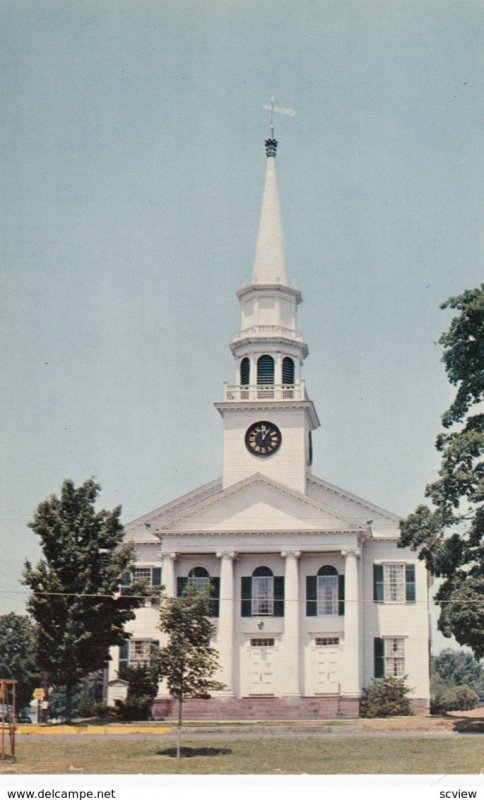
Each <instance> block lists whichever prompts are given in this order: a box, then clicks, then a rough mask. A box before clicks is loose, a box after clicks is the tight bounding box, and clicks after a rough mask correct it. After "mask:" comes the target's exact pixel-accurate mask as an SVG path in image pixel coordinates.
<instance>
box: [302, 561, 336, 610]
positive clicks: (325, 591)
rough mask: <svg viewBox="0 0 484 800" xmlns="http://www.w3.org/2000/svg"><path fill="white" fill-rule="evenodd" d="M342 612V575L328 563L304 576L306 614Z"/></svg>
mask: <svg viewBox="0 0 484 800" xmlns="http://www.w3.org/2000/svg"><path fill="white" fill-rule="evenodd" d="M334 614H344V575H339V574H338V570H337V569H335V567H332V566H330V565H329V564H327V565H325V566H324V567H321V569H320V570H319V571H318V574H317V575H308V576H307V578H306V616H307V617H316V616H318V617H319V616H321V617H322V616H332V615H334Z"/></svg>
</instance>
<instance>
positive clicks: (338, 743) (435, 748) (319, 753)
mask: <svg viewBox="0 0 484 800" xmlns="http://www.w3.org/2000/svg"><path fill="white" fill-rule="evenodd" d="M173 743H174V740H173V738H172V737H171V736H170V737H165V736H163V737H162V736H160V737H157V736H156V737H150V739H147V738H146V739H131V740H130V741H126V740H123V738H122V737H119V738H117V739H103V738H101V737H100V738H96V739H92V738H90V737H89V738H87V737H86V738H84V737H83V738H82V739H77V738H76V739H73V737H69V738H67V737H66V739H63V740H59V741H53V740H52V739H49V738H48V737H46V738H45V739H43V740H40V741H39V740H38V741H35V742H34V741H29V740H28V739H27V738H25V739H21V738H19V740H18V742H17V762H16V763H11V762H3V764H2V763H1V762H0V775H1V774H5V773H10V774H21V773H28V774H33V773H35V774H49V773H67V774H69V773H71V774H75V773H84V774H100V773H121V774H123V773H145V774H153V773H154V774H173V773H180V774H183V773H188V774H190V773H191V774H203V773H205V774H207V773H208V774H215V773H218V774H237V773H240V774H246V775H248V774H300V773H312V774H348V773H350V774H351V773H355V774H363V773H380V774H381V773H383V774H385V773H387V774H388V773H417V774H419V773H444V772H445V773H471V774H475V773H480V772H481V770H483V769H484V747H483V743H484V742H483V739H482V736H479V735H476V736H474V735H469V736H465V735H463V736H462V738H461V739H447V738H425V739H424V738H398V739H396V738H395V739H390V738H372V737H371V736H368V737H362V736H360V737H354V738H345V739H339V738H338V739H323V740H314V739H305V740H299V739H277V738H274V739H272V738H271V739H253V740H248V741H247V740H246V741H231V740H230V738H229V737H227V739H226V740H225V741H222V742H220V741H198V742H197V741H196V739H193V737H192V738H190V737H189V736H187V738H186V740H184V743H183V744H184V748H185V752H186V756H185V757H184V758H182V759H181V760H180V761H179V762H177V760H176V759H175V758H174V757H173V753H174V750H173Z"/></svg>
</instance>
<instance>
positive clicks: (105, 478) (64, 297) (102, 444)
mask: <svg viewBox="0 0 484 800" xmlns="http://www.w3.org/2000/svg"><path fill="white" fill-rule="evenodd" d="M483 23H484V6H483V4H482V3H481V2H474V1H473V0H419V2H415V1H413V0H404V1H402V0H384V1H383V0H325V1H323V0H320V1H319V2H315V1H314V0H297V2H293V1H291V2H288V1H287V0H277V1H276V0H243V1H242V0H205V2H203V3H200V2H198V1H197V0H176V2H172V1H171V0H83V2H78V0H75V1H74V2H73V0H21V2H18V1H17V0H0V31H1V32H0V60H1V70H0V81H1V84H2V100H1V104H2V114H1V122H0V126H1V137H0V179H1V183H2V187H3V188H2V195H1V200H0V203H1V215H0V217H1V222H0V225H1V242H2V244H1V247H2V263H1V268H0V319H1V324H0V347H1V352H2V354H3V365H2V369H1V375H0V381H1V405H2V415H1V423H0V459H1V469H2V476H3V479H2V485H1V490H0V491H1V499H0V537H1V545H2V547H1V549H2V557H1V559H0V585H1V593H0V613H5V612H7V611H9V610H11V609H13V610H15V611H18V612H22V611H23V608H24V601H25V589H24V588H23V587H21V586H20V585H19V583H18V581H19V578H20V573H21V569H22V564H23V561H24V559H25V558H26V557H29V558H31V559H33V560H36V559H37V557H38V549H37V544H36V541H35V536H34V534H33V533H32V532H31V531H30V530H29V529H28V528H27V527H26V523H27V522H28V520H29V519H31V517H32V512H33V510H34V509H35V507H36V506H37V504H38V503H39V502H40V501H41V500H42V499H44V498H45V497H46V496H47V495H49V494H51V493H54V492H55V493H57V492H58V491H59V489H60V486H61V483H62V480H63V479H64V478H66V477H70V478H72V479H73V480H74V481H75V482H76V483H79V482H82V481H83V480H85V479H86V478H88V477H89V476H94V477H95V478H96V479H97V480H98V481H99V483H100V484H101V485H102V487H103V491H102V494H101V498H100V502H101V504H102V506H104V507H112V506H114V505H116V504H118V503H119V504H121V505H122V506H123V519H124V521H129V520H131V519H133V518H135V517H137V516H139V515H141V514H144V513H147V512H149V511H150V510H152V509H154V508H156V507H158V506H160V505H162V504H163V503H165V502H167V501H169V500H171V499H173V498H175V497H176V496H177V495H180V494H183V493H184V492H187V491H189V490H191V489H192V488H195V487H196V486H198V485H200V484H202V483H205V482H207V481H210V480H212V479H213V478H216V477H217V476H218V475H219V474H220V473H221V464H222V426H221V419H220V417H219V415H218V414H217V412H216V411H215V409H214V408H213V403H214V402H215V401H219V400H221V399H222V392H223V381H224V380H227V381H229V382H232V381H233V380H234V367H233V362H232V357H231V354H230V351H229V349H228V346H227V345H228V342H229V340H230V338H231V336H232V334H233V332H234V331H235V330H237V328H238V326H239V307H238V303H237V299H236V297H235V292H236V290H237V289H238V288H240V286H241V285H242V284H244V283H245V284H247V283H249V282H250V276H251V271H252V262H253V257H254V249H255V239H256V234H257V226H258V217H259V211H260V201H261V193H262V186H263V179H264V171H265V154H264V147H263V142H264V138H265V136H266V135H267V125H268V119H267V113H266V112H265V111H263V109H262V106H263V104H265V103H267V102H268V101H269V100H270V98H271V96H274V97H275V98H276V103H277V104H278V105H281V106H289V107H292V108H294V109H295V110H296V116H295V117H292V118H289V117H278V118H277V119H276V120H275V123H276V136H277V138H278V140H279V150H278V157H277V170H278V182H279V191H280V200H281V210H282V219H283V225H284V233H285V241H286V256H287V269H288V274H289V281H290V283H291V284H293V285H296V286H297V287H298V288H299V289H300V290H301V291H302V294H303V299H304V303H303V304H302V306H300V318H299V327H300V328H301V329H302V330H303V331H304V334H305V337H306V340H307V342H308V345H309V349H310V355H309V357H308V359H307V361H306V364H305V370H304V377H305V379H306V383H307V388H308V392H309V394H310V397H311V398H312V399H313V400H314V402H315V405H316V408H317V410H318V414H319V417H320V419H321V422H322V426H321V429H320V430H319V431H318V432H317V433H316V434H315V436H314V450H315V461H314V472H315V474H316V475H318V476H320V477H322V478H325V479H327V480H329V481H331V482H332V483H335V484H338V485H341V486H342V487H344V488H346V489H348V490H350V491H351V492H353V493H355V494H358V495H361V496H362V497H364V498H366V499H368V500H370V501H372V502H374V503H376V504H378V505H381V506H383V507H384V508H387V509H389V510H391V511H394V512H396V513H399V514H402V515H405V514H408V513H409V512H410V511H411V510H412V509H413V508H414V507H415V506H416V504H417V503H419V502H421V501H422V499H423V490H424V487H425V484H426V483H427V482H429V481H430V480H432V479H433V478H434V477H435V474H436V469H437V466H438V458H437V454H436V452H435V450H434V440H435V436H436V434H437V432H438V430H439V426H440V415H441V414H442V412H443V411H444V410H445V408H446V407H447V406H448V404H449V401H450V399H451V397H452V395H453V390H452V388H451V387H450V386H449V385H448V383H447V380H446V376H445V373H444V369H443V365H442V363H441V361H440V358H441V349H440V347H439V346H438V345H437V344H436V342H437V340H438V337H439V335H440V333H441V332H442V331H443V330H445V329H446V328H447V327H448V325H449V322H450V319H451V317H452V313H451V312H449V311H442V310H439V304H440V303H442V302H443V301H445V300H446V299H447V298H448V297H449V296H450V295H456V294H459V293H461V292H462V291H464V290H465V289H471V288H474V287H475V286H477V285H478V284H479V283H480V282H481V280H482V268H481V266H480V264H481V258H480V257H481V255H482V234H481V216H482V201H481V194H480V192H481V184H482V133H481V131H480V129H479V123H480V120H481V119H482V110H483V109H482V99H483V91H482V89H483V86H482V74H483V70H482V63H480V59H482V56H481V55H480V48H481V41H482V33H483V31H482V29H483Z"/></svg>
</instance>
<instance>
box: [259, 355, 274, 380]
mask: <svg viewBox="0 0 484 800" xmlns="http://www.w3.org/2000/svg"><path fill="white" fill-rule="evenodd" d="M257 383H258V384H273V383H274V359H273V358H272V356H261V357H260V358H259V360H258V362H257Z"/></svg>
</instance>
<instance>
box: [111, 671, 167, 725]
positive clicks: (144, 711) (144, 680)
mask: <svg viewBox="0 0 484 800" xmlns="http://www.w3.org/2000/svg"><path fill="white" fill-rule="evenodd" d="M158 674H159V667H158V663H157V660H156V659H155V660H154V663H153V664H148V665H144V664H143V665H139V666H136V667H126V668H125V669H124V670H123V672H122V674H121V676H120V677H122V679H123V680H125V681H128V694H127V697H126V700H115V704H116V712H117V713H118V714H119V716H120V717H121V718H122V719H125V720H136V719H148V717H149V716H150V713H151V704H152V702H153V700H154V699H155V697H156V694H157V692H158Z"/></svg>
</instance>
